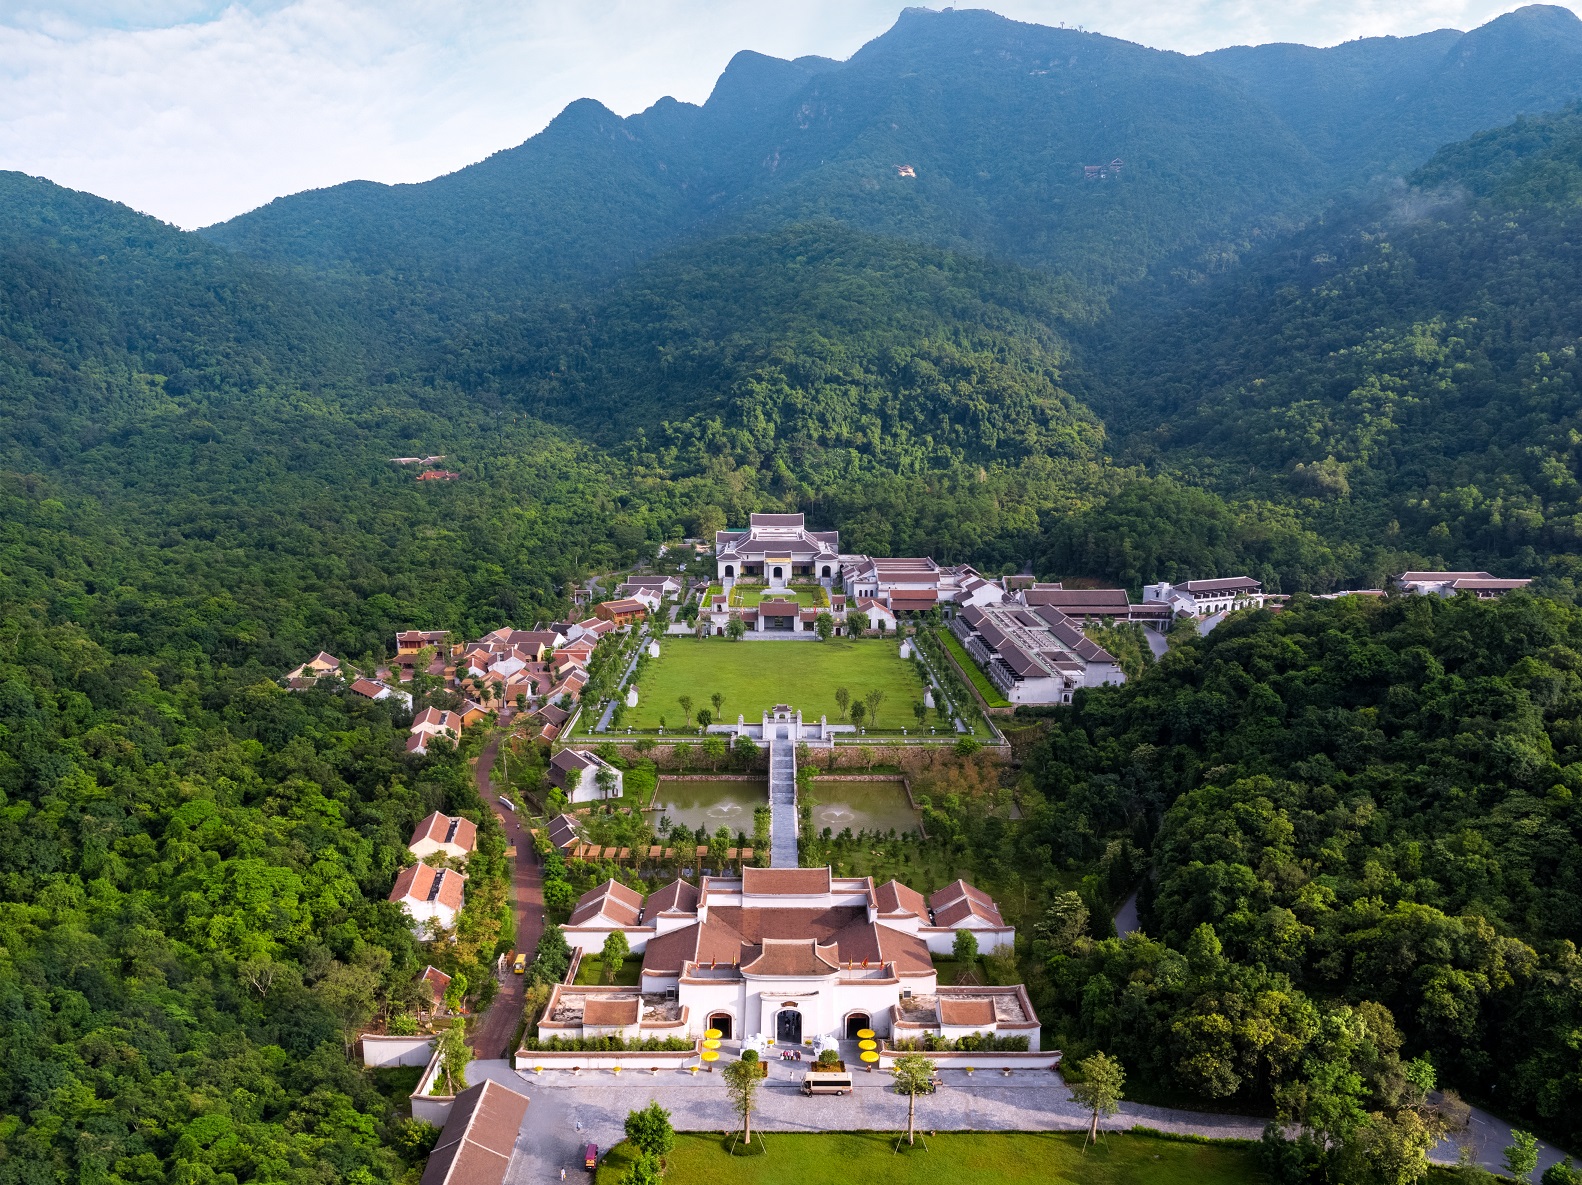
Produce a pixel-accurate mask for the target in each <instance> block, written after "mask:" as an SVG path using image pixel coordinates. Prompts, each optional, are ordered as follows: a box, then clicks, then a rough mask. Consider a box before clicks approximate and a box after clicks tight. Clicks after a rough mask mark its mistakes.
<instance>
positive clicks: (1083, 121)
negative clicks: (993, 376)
mask: <svg viewBox="0 0 1582 1185" xmlns="http://www.w3.org/2000/svg"><path fill="white" fill-rule="evenodd" d="M1579 53H1582V32H1579V28H1578V27H1577V20H1576V18H1575V17H1574V16H1572V15H1571V14H1570V13H1569V12H1568V11H1566V10H1563V9H1549V8H1541V7H1531V8H1526V9H1522V10H1520V11H1519V12H1517V13H1514V14H1510V15H1507V16H1505V17H1501V18H1499V19H1498V20H1496V21H1493V22H1491V23H1490V24H1488V25H1486V26H1484V27H1483V28H1481V29H1478V30H1475V31H1473V32H1471V33H1468V34H1465V35H1463V36H1459V37H1457V36H1456V35H1455V34H1428V35H1425V36H1424V37H1420V38H1407V39H1400V40H1396V39H1376V40H1374V41H1365V42H1358V43H1352V44H1350V45H1347V46H1341V47H1337V48H1335V49H1331V50H1308V49H1305V48H1304V47H1291V46H1262V47H1257V48H1254V49H1236V50H1225V51H1220V52H1219V53H1216V54H1209V55H1204V56H1202V57H1199V58H1195V59H1193V58H1185V57H1182V56H1181V55H1179V54H1173V53H1165V52H1160V51H1156V50H1150V49H1146V48H1144V47H1142V46H1138V45H1134V44H1131V43H1128V42H1123V41H1119V40H1116V39H1114V38H1108V37H1103V36H1100V35H1097V34H1091V33H1084V32H1078V31H1076V30H1072V29H1051V28H1045V27H1042V26H1038V25H1028V24H1022V23H1019V22H1015V21H1010V20H1006V19H1004V18H1002V17H999V16H996V15H994V14H993V13H989V12H983V11H968V10H962V11H953V10H946V11H945V12H931V11H928V10H925V9H908V10H906V11H905V12H904V13H902V15H901V18H900V20H899V21H898V22H897V23H896V25H895V26H894V27H893V28H892V29H891V30H890V31H889V32H888V33H886V34H884V35H883V36H881V37H878V38H876V39H875V40H874V41H872V42H870V43H869V44H868V45H866V46H864V47H863V48H862V49H861V50H860V51H859V52H858V53H856V54H855V55H853V56H852V58H851V59H850V60H849V61H846V62H832V61H828V60H826V59H821V58H804V59H799V60H798V61H796V62H783V61H779V60H777V59H773V58H768V57H764V56H763V55H760V54H747V53H744V54H739V55H737V57H736V58H735V59H734V60H733V61H732V62H731V64H730V66H729V67H728V68H727V70H726V71H725V73H724V74H723V75H722V76H721V78H720V80H719V83H718V85H717V86H716V87H715V89H714V93H713V94H712V95H711V96H710V98H709V100H708V102H706V103H705V104H703V105H702V106H701V107H698V106H694V105H691V104H685V103H677V102H675V101H674V100H670V99H665V100H661V101H660V102H658V103H656V104H655V105H654V106H653V107H651V108H650V109H648V110H647V111H644V112H642V113H640V114H638V115H634V116H631V117H630V118H627V119H621V118H620V117H618V116H616V115H614V114H613V113H612V112H610V111H609V110H608V109H606V108H604V107H602V106H601V105H600V104H598V103H596V102H594V101H592V100H579V101H578V102H576V103H573V104H572V105H571V106H569V107H568V108H566V110H565V111H564V112H562V113H561V115H560V116H559V117H557V118H556V119H555V120H554V121H553V122H552V123H551V124H550V125H549V127H548V128H546V129H545V130H544V131H543V132H542V133H540V134H539V135H537V136H535V137H533V138H532V139H530V140H528V141H527V142H526V143H524V144H522V145H520V146H518V147H517V148H513V149H509V150H506V151H504V152H500V153H497V154H495V155H494V156H492V157H490V158H489V159H488V160H485V161H482V162H480V163H478V164H476V165H473V166H470V167H468V168H465V169H462V170H460V171H458V172H456V173H453V174H451V175H449V176H446V177H440V178H436V179H435V180H433V181H428V182H424V183H421V184H417V185H399V186H386V185H376V184H373V183H370V182H351V183H348V184H345V185H341V186H336V187H334V188H331V189H326V190H319V191H314V192H311V193H305V194H297V195H294V196H291V197H286V198H281V199H278V200H277V201H275V202H272V203H270V204H269V205H267V206H265V207H263V208H261V209H259V210H255V211H253V212H251V213H249V214H245V215H242V216H240V217H238V218H235V219H232V220H231V221H229V222H226V223H223V224H220V225H218V226H214V227H210V228H208V230H206V231H205V232H203V233H204V234H205V235H207V236H209V237H210V238H212V239H213V240H214V241H216V242H220V243H223V244H225V245H227V246H229V247H232V248H234V249H236V250H239V251H242V252H245V253H248V254H250V255H254V256H256V257H259V258H265V259H271V260H275V261H279V262H291V263H297V264H302V265H305V266H308V267H312V268H315V269H323V270H331V271H339V272H343V273H350V274H356V275H360V276H373V277H380V278H384V279H394V280H398V281H399V283H400V285H401V286H403V287H411V286H414V285H415V286H417V288H418V289H419V290H421V291H423V292H424V293H425V294H426V295H425V300H426V301H428V302H429V303H431V304H433V303H437V304H438V305H440V306H442V307H443V308H445V309H446V310H447V311H448V313H449V314H450V315H452V316H455V315H459V314H460V313H461V312H462V311H463V310H464V309H465V307H466V306H467V305H468V304H470V303H475V302H481V303H487V304H490V305H493V306H498V305H500V304H502V303H504V304H506V305H514V304H517V303H519V302H521V301H524V300H531V299H533V298H534V297H536V296H537V295H538V290H539V289H540V288H541V287H542V286H543V285H546V284H551V285H553V284H558V283H563V282H567V281H576V280H586V279H590V278H597V277H601V276H607V275H610V274H612V273H614V272H617V271H619V270H621V269H623V268H625V267H628V266H630V265H631V264H632V263H634V262H635V261H637V260H639V259H641V258H643V257H644V256H646V255H648V254H651V253H653V252H654V251H656V250H659V249H660V248H662V247H664V246H666V245H669V244H674V243H677V242H679V241H682V240H685V239H689V238H695V237H699V236H704V237H707V236H712V235H716V234H730V233H733V232H735V231H737V230H739V229H742V228H752V229H759V230H769V229H774V228H775V227H778V226H780V225H784V224H785V223H788V222H799V221H804V220H807V219H810V218H817V219H830V218H833V219H838V220H840V221H842V222H845V223H847V224H849V225H851V226H854V227H858V228H861V229H864V230H867V231H870V232H873V233H878V234H884V235H888V236H894V237H902V238H906V239H909V240H911V241H914V242H922V243H927V244H932V245H937V246H945V247H950V248H955V249H970V250H973V251H975V252H979V253H989V254H993V255H997V256H1000V257H1003V258H1007V259H1013V260H1017V261H1019V262H1022V263H1024V264H1029V265H1033V266H1040V267H1048V268H1053V269H1057V270H1059V271H1061V272H1063V273H1066V274H1069V275H1073V276H1075V277H1078V278H1080V279H1081V280H1082V281H1084V282H1085V283H1088V284H1091V285H1093V286H1095V288H1096V289H1097V290H1099V291H1101V292H1102V291H1106V290H1108V288H1109V287H1111V286H1113V285H1115V284H1117V283H1120V282H1124V281H1126V280H1130V279H1135V278H1136V277H1138V276H1139V275H1141V274H1142V273H1143V271H1145V270H1146V269H1147V268H1148V266H1149V265H1151V264H1153V263H1155V262H1157V261H1159V260H1160V259H1162V258H1165V257H1169V256H1173V255H1177V254H1179V253H1181V252H1183V251H1186V252H1188V254H1189V255H1190V254H1192V253H1194V252H1206V253H1207V257H1206V258H1205V259H1204V260H1203V266H1205V267H1210V268H1212V267H1213V266H1215V260H1216V259H1217V258H1218V257H1219V256H1220V255H1221V254H1222V253H1223V251H1224V250H1225V249H1226V248H1227V247H1229V246H1230V245H1231V244H1234V243H1236V242H1240V241H1242V240H1243V239H1245V238H1246V237H1247V236H1248V235H1249V234H1250V233H1253V232H1254V231H1255V230H1256V229H1257V228H1259V227H1261V226H1265V225H1267V224H1269V223H1270V221H1271V220H1274V221H1276V222H1277V221H1278V220H1279V219H1281V218H1284V217H1288V216H1293V215H1296V214H1300V213H1304V212H1306V211H1308V210H1310V209H1312V208H1314V207H1315V204H1316V203H1317V202H1318V201H1319V198H1320V195H1321V194H1323V193H1324V192H1326V191H1328V190H1330V189H1333V188H1335V187H1337V186H1345V185H1350V184H1355V183H1357V182H1360V181H1363V180H1366V179H1367V178H1369V177H1371V176H1373V175H1375V174H1376V173H1378V172H1380V171H1381V170H1383V171H1389V170H1396V169H1400V168H1410V167H1413V166H1415V165H1417V164H1419V163H1421V161H1422V160H1424V159H1426V157H1427V156H1428V155H1429V154H1430V153H1431V152H1432V151H1433V150H1434V149H1435V148H1437V147H1438V146H1439V145H1441V144H1443V143H1445V142H1447V141H1449V140H1452V139H1457V138H1459V137H1461V136H1464V135H1467V134H1468V133H1470V132H1473V131H1476V130H1479V129H1481V128H1486V127H1491V126H1495V125H1497V124H1500V123H1503V122H1506V121H1508V120H1509V119H1510V118H1512V117H1514V116H1515V115H1518V114H1522V113H1537V112H1540V111H1543V110H1545V109H1548V108H1550V107H1553V106H1555V105H1556V104H1557V103H1559V102H1563V101H1565V100H1567V99H1571V98H1575V97H1577V96H1579V95H1582V72H1579V71H1578V69H1577V64H1578V60H1579V59H1578V54H1579ZM1115 159H1120V160H1122V161H1123V162H1124V164H1123V166H1122V168H1121V169H1120V170H1119V172H1118V173H1108V174H1106V175H1105V176H1104V178H1103V179H1102V180H1092V179H1089V178H1087V177H1086V176H1085V174H1084V166H1087V165H1107V164H1108V163H1109V162H1110V161H1112V160H1115ZM902 165H907V166H910V167H911V168H912V170H913V171H914V173H915V176H911V177H903V176H901V175H899V166H902ZM1222 240H1224V243H1223V244H1222Z"/></svg>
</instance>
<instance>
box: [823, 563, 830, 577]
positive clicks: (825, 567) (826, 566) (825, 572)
mask: <svg viewBox="0 0 1582 1185" xmlns="http://www.w3.org/2000/svg"><path fill="white" fill-rule="evenodd" d="M823 574H824V575H825V576H826V577H827V576H828V575H829V565H828V564H825V565H824V573H823Z"/></svg>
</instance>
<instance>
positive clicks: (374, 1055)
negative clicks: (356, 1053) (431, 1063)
mask: <svg viewBox="0 0 1582 1185" xmlns="http://www.w3.org/2000/svg"><path fill="white" fill-rule="evenodd" d="M361 1040H362V1043H363V1065H365V1066H426V1065H428V1060H429V1058H431V1057H433V1056H434V1035H433V1034H432V1033H427V1034H424V1035H421V1036H416V1037H389V1036H385V1035H384V1034H374V1033H364V1034H363V1035H362V1038H361Z"/></svg>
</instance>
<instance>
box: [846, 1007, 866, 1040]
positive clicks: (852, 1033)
mask: <svg viewBox="0 0 1582 1185" xmlns="http://www.w3.org/2000/svg"><path fill="white" fill-rule="evenodd" d="M871 1028H873V1018H872V1017H870V1016H869V1015H868V1014H867V1013H866V1012H853V1013H852V1014H851V1015H850V1016H848V1017H847V1018H846V1040H848V1041H857V1040H860V1038H859V1037H858V1036H857V1034H858V1033H860V1032H862V1030H863V1029H871Z"/></svg>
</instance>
